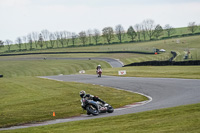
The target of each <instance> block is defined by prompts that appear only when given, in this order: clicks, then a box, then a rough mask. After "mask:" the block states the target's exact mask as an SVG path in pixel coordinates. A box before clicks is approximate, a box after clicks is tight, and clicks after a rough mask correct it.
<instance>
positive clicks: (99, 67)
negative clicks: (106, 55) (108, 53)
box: [96, 65, 101, 73]
mask: <svg viewBox="0 0 200 133" xmlns="http://www.w3.org/2000/svg"><path fill="white" fill-rule="evenodd" d="M96 69H97V71H96V73H97V72H98V70H99V69H101V65H98V66H97V68H96Z"/></svg>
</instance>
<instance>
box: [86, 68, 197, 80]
mask: <svg viewBox="0 0 200 133" xmlns="http://www.w3.org/2000/svg"><path fill="white" fill-rule="evenodd" d="M120 70H126V75H122V76H125V77H155V78H186V79H200V67H199V66H133V67H123V68H112V69H110V68H107V69H103V75H111V76H118V71H120ZM86 73H87V74H93V73H94V70H88V71H86Z"/></svg>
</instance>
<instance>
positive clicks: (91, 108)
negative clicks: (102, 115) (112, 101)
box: [86, 105, 99, 115]
mask: <svg viewBox="0 0 200 133" xmlns="http://www.w3.org/2000/svg"><path fill="white" fill-rule="evenodd" d="M86 110H87V112H88V113H90V114H92V115H98V114H99V111H98V110H97V108H96V107H95V106H94V105H88V106H87V107H86Z"/></svg>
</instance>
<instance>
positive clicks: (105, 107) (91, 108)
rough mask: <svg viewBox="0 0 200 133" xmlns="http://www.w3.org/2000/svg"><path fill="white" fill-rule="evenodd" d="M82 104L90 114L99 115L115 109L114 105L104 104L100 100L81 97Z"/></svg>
mask: <svg viewBox="0 0 200 133" xmlns="http://www.w3.org/2000/svg"><path fill="white" fill-rule="evenodd" d="M81 106H82V108H83V109H85V110H86V111H87V114H88V115H90V114H92V115H99V114H100V113H106V112H108V113H112V112H113V111H114V109H113V107H112V106H111V105H109V104H107V103H106V104H102V103H101V102H99V101H93V100H87V99H86V98H82V99H81Z"/></svg>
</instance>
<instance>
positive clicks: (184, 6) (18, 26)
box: [0, 0, 200, 41]
mask: <svg viewBox="0 0 200 133" xmlns="http://www.w3.org/2000/svg"><path fill="white" fill-rule="evenodd" d="M199 7H200V0H167V1H164V0H0V40H3V41H5V40H6V39H10V40H12V41H15V40H16V38H17V37H22V36H26V35H27V34H29V33H31V32H33V31H36V32H40V31H41V30H43V29H48V30H49V31H51V32H56V31H63V30H66V31H69V32H76V33H79V32H80V31H87V30H88V29H94V28H97V29H99V30H102V29H103V28H104V27H107V26H111V27H113V28H114V27H115V26H116V25H118V24H121V25H122V26H123V27H124V28H125V29H127V28H128V27H129V26H130V25H132V26H134V25H135V24H137V23H141V22H142V21H143V20H145V19H153V20H154V21H155V23H156V24H161V25H162V26H164V25H165V24H170V25H171V26H173V27H186V26H187V25H188V23H189V22H196V23H197V24H200V8H199Z"/></svg>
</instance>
